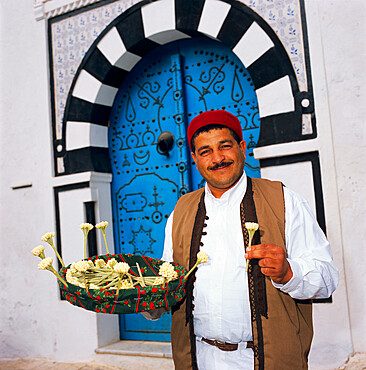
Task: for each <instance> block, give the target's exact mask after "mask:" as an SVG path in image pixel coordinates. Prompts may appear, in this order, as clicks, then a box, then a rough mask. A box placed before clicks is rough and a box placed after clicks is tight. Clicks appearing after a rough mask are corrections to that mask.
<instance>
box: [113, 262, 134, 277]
mask: <svg viewBox="0 0 366 370" xmlns="http://www.w3.org/2000/svg"><path fill="white" fill-rule="evenodd" d="M113 269H114V271H116V272H118V273H119V274H123V275H125V274H127V272H128V270H129V269H130V266H129V264H128V263H125V262H118V263H116V264H115V265H114V266H113Z"/></svg>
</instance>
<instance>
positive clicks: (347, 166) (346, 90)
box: [313, 0, 366, 352]
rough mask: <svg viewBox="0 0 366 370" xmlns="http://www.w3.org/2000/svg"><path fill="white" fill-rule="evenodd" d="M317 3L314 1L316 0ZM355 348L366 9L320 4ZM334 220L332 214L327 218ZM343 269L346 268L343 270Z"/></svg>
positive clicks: (361, 314)
mask: <svg viewBox="0 0 366 370" xmlns="http://www.w3.org/2000/svg"><path fill="white" fill-rule="evenodd" d="M313 2H314V1H313ZM317 4H318V10H319V17H320V21H321V23H320V30H319V31H320V35H321V39H322V45H323V50H324V65H325V70H326V82H327V88H328V101H329V116H330V121H331V132H329V135H331V136H332V141H333V148H334V161H335V175H336V178H337V197H338V204H339V210H340V218H341V225H342V226H341V237H342V239H341V242H342V245H343V254H344V271H342V272H344V278H345V283H346V289H347V291H346V294H347V296H348V304H349V310H350V325H351V335H352V343H353V346H354V347H353V349H354V351H355V352H365V351H366V335H365V332H366V319H365V307H366V305H365V303H366V294H365V293H366V289H365V285H364V283H363V272H364V271H366V252H365V247H366V243H365V239H366V233H365V220H366V193H365V190H366V187H365V180H366V177H365V174H366V166H365V162H366V129H365V127H366V126H365V123H364V120H365V117H366V99H365V98H366V97H365V82H366V78H365V72H364V68H365V67H364V61H365V57H366V51H365V46H366V32H365V21H366V4H365V2H364V1H362V0H352V1H347V2H344V1H341V0H338V1H317ZM328 217H332V215H331V214H330V215H328ZM340 267H341V268H342V267H343V266H340Z"/></svg>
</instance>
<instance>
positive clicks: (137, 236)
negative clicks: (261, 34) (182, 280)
mask: <svg viewBox="0 0 366 370" xmlns="http://www.w3.org/2000/svg"><path fill="white" fill-rule="evenodd" d="M210 109H215V110H216V109H226V110H228V111H229V112H231V113H233V114H235V115H236V116H237V117H238V118H239V120H240V122H241V125H242V129H243V135H244V139H245V140H246V142H247V153H246V155H247V159H246V172H247V174H248V175H249V176H252V177H259V176H260V172H259V164H258V162H257V161H256V160H255V159H254V157H253V153H252V152H253V148H254V147H255V146H256V143H257V141H258V138H259V131H260V120H259V113H258V103H257V98H256V94H255V91H254V86H253V82H252V80H251V78H250V76H249V74H248V72H247V71H246V69H245V68H244V66H243V64H242V63H241V61H240V60H239V59H238V58H237V57H236V56H235V54H233V53H232V51H231V50H230V49H229V48H228V47H226V46H225V45H224V44H222V43H219V42H217V41H214V40H209V39H206V38H197V39H187V40H181V41H177V42H173V43H171V44H167V45H164V46H161V47H160V48H157V49H155V50H154V51H152V52H151V53H150V54H148V55H147V56H146V57H144V58H143V59H142V60H141V61H140V62H139V63H138V64H137V65H136V66H135V68H134V69H133V70H132V71H131V72H130V73H129V74H128V76H127V77H126V78H125V79H124V81H123V84H122V85H121V87H120V88H119V92H118V94H117V96H116V98H115V100H114V104H113V107H112V110H111V115H110V127H109V151H110V158H111V165H112V173H113V181H112V207H113V216H114V220H113V225H114V239H115V247H116V252H117V253H137V254H143V255H145V254H146V255H150V256H152V257H154V258H160V257H161V255H162V251H163V243H164V228H165V224H166V219H167V218H168V216H169V214H170V213H171V211H172V210H173V208H174V205H175V203H176V201H177V200H178V199H179V197H180V196H181V195H183V194H185V193H186V192H188V191H191V190H195V189H198V188H199V187H202V186H203V185H204V182H203V180H202V178H201V176H200V174H199V173H198V171H197V170H196V168H195V166H194V163H193V162H192V159H191V156H190V151H189V146H188V143H187V141H186V128H187V126H188V124H189V122H190V121H191V119H193V117H195V116H196V115H197V114H199V113H200V112H203V111H206V110H210ZM164 316H166V317H163V319H161V320H159V321H157V322H149V321H147V320H146V319H144V318H143V317H142V316H141V315H128V317H123V316H122V317H121V320H120V322H121V337H122V338H123V339H141V340H170V335H169V331H170V318H169V316H167V315H164ZM127 319H128V320H127Z"/></svg>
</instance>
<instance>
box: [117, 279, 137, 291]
mask: <svg viewBox="0 0 366 370" xmlns="http://www.w3.org/2000/svg"><path fill="white" fill-rule="evenodd" d="M133 288H134V286H133V285H132V284H131V283H130V282H129V281H128V280H127V279H124V280H122V281H121V285H120V289H133Z"/></svg>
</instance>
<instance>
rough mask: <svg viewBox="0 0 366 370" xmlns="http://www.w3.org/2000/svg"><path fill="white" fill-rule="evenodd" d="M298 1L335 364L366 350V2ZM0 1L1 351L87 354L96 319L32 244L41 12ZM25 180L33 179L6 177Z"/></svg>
mask: <svg viewBox="0 0 366 370" xmlns="http://www.w3.org/2000/svg"><path fill="white" fill-rule="evenodd" d="M305 3H306V8H307V18H308V27H309V38H310V43H311V44H310V49H311V50H310V51H311V58H312V73H313V81H314V90H315V99H316V100H315V106H316V114H317V125H318V129H319V139H318V141H317V142H316V143H317V145H318V144H319V146H320V149H321V151H320V154H321V155H320V161H321V168H322V181H323V187H324V189H323V190H324V198H325V212H326V217H327V229H328V235H329V238H330V240H331V243H332V246H333V251H334V255H335V260H336V262H337V265H338V267H339V268H340V272H341V282H340V287H339V288H338V289H337V291H336V293H335V294H334V296H333V299H334V303H333V304H332V305H322V306H320V305H317V306H316V307H315V339H314V349H313V351H312V359H313V360H312V361H313V366H314V368H315V367H316V366H317V368H324V369H326V368H330V367H329V366H330V363H329V358H332V359H333V364H332V365H337V366H338V365H340V364H341V363H342V362H343V361H344V360H345V359H346V357H347V356H348V355H349V354H351V353H352V352H353V351H355V352H366V339H365V338H366V336H365V334H364V333H365V332H366V327H365V326H366V320H365V297H366V289H365V288H364V283H363V275H364V272H365V271H366V261H365V248H364V247H365V246H366V245H365V239H366V231H365V226H364V224H365V216H366V195H365V191H364V190H365V186H364V181H365V162H366V150H365V149H366V148H365V147H366V129H365V124H364V123H363V120H364V117H365V116H366V114H365V113H366V112H365V91H364V89H365V87H364V86H365V82H366V81H365V77H364V76H365V74H364V68H363V63H364V60H365V31H364V29H365V26H364V25H365V2H364V0H350V1H347V2H345V1H342V0H333V1H331V0H306V1H305ZM0 7H1V9H0V14H1V23H0V24H1V34H0V48H1V52H0V67H1V83H0V86H1V91H0V104H1V109H0V130H1V131H0V148H1V149H0V150H1V156H0V169H1V172H0V176H1V178H0V186H1V188H0V189H1V192H0V204H1V219H0V221H1V222H0V225H1V233H0V235H1V236H0V237H1V243H0V253H1V254H0V261H1V262H2V268H1V270H0V271H1V272H0V284H1V288H2V289H1V292H0V320H1V321H0V356H1V357H48V358H52V359H59V360H63V361H71V360H78V361H80V360H84V359H90V356H91V355H92V353H93V351H94V349H95V348H96V347H97V346H98V339H97V338H99V340H100V338H103V335H102V336H101V335H99V336H98V330H99V329H100V328H102V329H101V330H103V325H104V324H103V323H102V321H101V320H99V319H98V318H97V315H96V314H94V313H92V312H86V311H83V310H81V309H77V308H74V307H73V306H71V305H70V304H69V303H67V302H61V301H60V300H59V297H58V290H57V288H56V287H57V283H56V280H55V279H54V278H53V276H52V275H51V274H50V273H49V272H46V271H38V270H37V264H38V260H37V258H36V257H34V256H32V255H31V253H30V251H31V249H32V248H33V247H34V246H36V245H38V244H40V243H41V241H40V237H41V236H42V235H43V233H45V232H47V231H54V230H55V216H54V214H55V213H54V199H53V186H54V185H55V184H56V182H55V180H54V179H53V178H52V153H51V127H50V109H49V84H48V83H49V82H48V59H47V49H48V45H47V39H46V22H45V21H38V22H37V21H35V19H34V15H33V5H32V1H30V0H17V1H9V0H0ZM22 184H23V185H24V184H31V185H32V186H30V187H26V188H21V189H16V190H14V189H13V188H12V187H14V186H18V185H22ZM101 186H102V185H101ZM103 186H105V185H103ZM103 186H102V188H103V189H104V187H103ZM102 193H104V194H105V192H104V191H102ZM97 200H98V201H99V202H101V200H99V199H97ZM103 201H105V200H103ZM101 218H104V217H102V215H101ZM47 254H49V255H52V253H51V250H50V249H48V252H47ZM103 319H104V320H107V323H106V324H105V325H107V327H108V330H107V331H109V330H111V331H113V329H114V322H108V319H105V316H104V317H103ZM74 330H76V331H74ZM104 330H105V327H104ZM105 332H106V331H105ZM75 333H78V334H77V335H75ZM114 335H115V333H112V337H113V336H114ZM107 337H108V338H104V339H102V340H104V341H105V342H107V341H108V340H109V338H110V337H109V336H108V335H107ZM99 344H100V343H99ZM324 351H325V352H327V351H328V356H326V357H324V356H323V354H324ZM329 351H333V352H329ZM322 358H325V359H327V362H326V363H322ZM323 361H324V360H323Z"/></svg>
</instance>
